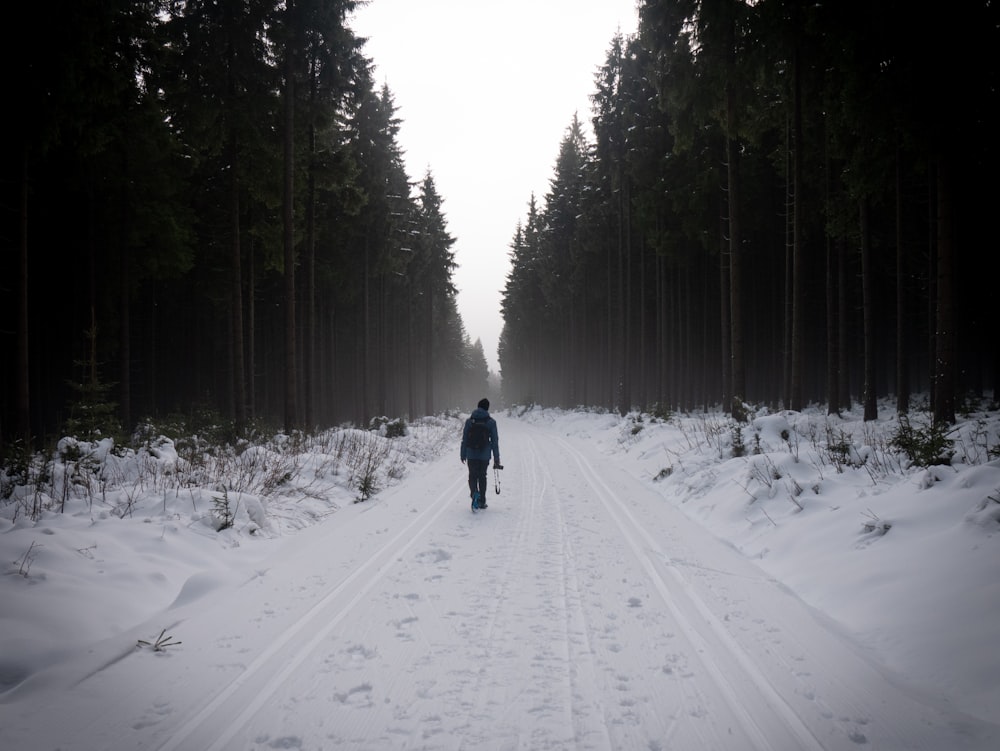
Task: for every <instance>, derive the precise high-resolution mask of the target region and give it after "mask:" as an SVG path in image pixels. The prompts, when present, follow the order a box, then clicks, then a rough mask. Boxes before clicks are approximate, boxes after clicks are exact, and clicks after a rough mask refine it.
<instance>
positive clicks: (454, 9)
mask: <svg viewBox="0 0 1000 751" xmlns="http://www.w3.org/2000/svg"><path fill="white" fill-rule="evenodd" d="M351 25H352V28H353V29H354V31H355V33H356V34H358V35H359V36H362V37H367V38H368V43H367V45H366V47H365V49H366V53H367V56H368V57H369V58H371V59H372V60H373V61H374V63H375V65H376V81H377V84H378V85H379V86H381V84H382V83H385V84H388V86H389V89H390V90H391V91H392V93H393V96H394V98H395V102H396V107H397V115H398V117H399V118H400V119H401V120H402V127H401V129H400V134H399V144H400V146H401V147H402V149H403V150H404V152H405V156H406V165H407V172H408V174H409V175H410V178H411V179H414V180H420V179H422V178H423V176H424V174H425V172H426V171H427V170H428V169H429V170H430V171H431V174H432V175H433V176H434V180H435V183H436V184H437V189H438V193H439V194H440V195H441V197H442V199H443V201H444V213H445V219H446V220H447V222H448V229H449V231H450V233H451V235H452V237H454V238H456V242H455V246H454V250H455V256H456V261H457V262H458V264H459V268H458V270H457V271H456V273H455V277H454V281H455V284H456V286H457V287H458V290H459V293H458V308H459V312H460V313H461V315H462V320H463V321H464V322H465V329H466V332H467V333H468V334H469V337H470V339H471V340H472V341H475V340H476V339H481V340H482V343H483V349H484V350H485V352H486V360H487V362H488V363H489V365H490V369H491V370H494V371H496V370H498V368H499V366H498V362H497V352H496V350H497V344H498V342H499V338H500V330H501V328H502V326H503V321H502V319H501V316H500V293H501V291H502V289H503V286H504V283H505V281H506V276H507V272H508V270H509V267H510V258H509V254H510V241H511V239H512V238H513V236H514V232H515V230H516V228H517V223H518V221H520V220H523V219H524V218H525V216H526V215H527V206H528V201H529V199H530V198H531V195H532V193H534V194H535V195H536V196H537V198H538V200H539V203H541V201H542V199H543V198H544V196H545V193H546V192H547V191H548V188H549V180H550V178H551V177H552V169H553V165H554V164H555V159H556V156H557V154H558V151H559V143H560V141H561V140H562V138H563V135H564V134H565V132H566V129H567V128H568V127H569V125H570V122H571V121H572V120H573V114H574V112H575V113H578V114H579V117H580V120H581V121H582V122H584V124H585V125H586V126H587V128H588V129H589V123H590V117H591V110H590V99H589V97H590V95H591V94H592V93H593V92H594V88H595V87H594V73H595V71H596V70H597V68H598V67H599V66H600V65H601V64H602V63H603V62H604V60H605V57H606V55H607V51H608V48H609V47H610V45H611V39H612V37H613V36H614V34H615V33H616V31H621V32H622V33H623V34H626V35H628V34H632V33H633V32H634V31H635V28H636V11H635V0H508V2H506V3H497V2H487V1H486V0H372V2H371V3H370V4H369V5H368V6H366V7H362V8H359V9H358V11H357V12H356V13H355V15H354V19H353V21H352V24H351Z"/></svg>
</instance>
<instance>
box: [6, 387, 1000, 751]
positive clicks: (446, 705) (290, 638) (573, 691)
mask: <svg viewBox="0 0 1000 751" xmlns="http://www.w3.org/2000/svg"><path fill="white" fill-rule="evenodd" d="M882 414H883V415H891V411H890V409H889V408H888V406H883V408H882ZM494 416H495V417H497V418H498V423H499V430H500V442H501V456H502V457H503V462H504V465H505V469H504V471H503V472H502V473H501V475H502V477H501V479H502V487H501V491H502V492H501V493H500V494H496V493H493V492H492V491H491V493H490V499H489V508H488V509H487V510H486V511H485V512H480V513H477V514H472V513H470V509H469V501H468V488H467V486H466V482H465V475H464V473H465V469H464V467H463V466H462V465H461V464H460V463H459V461H458V439H459V436H460V433H461V421H460V420H459V419H456V418H446V417H441V418H436V419H427V420H422V421H419V422H417V423H416V424H414V425H411V426H410V429H409V432H408V435H406V436H404V437H400V438H393V439H389V438H386V437H385V436H384V434H383V435H377V434H374V433H371V432H368V431H359V430H353V429H348V428H344V429H338V430H331V431H329V432H327V433H324V434H322V435H320V436H316V437H312V438H309V439H306V440H301V441H299V442H296V441H293V440H291V439H290V438H288V437H279V438H278V439H275V440H272V441H267V442H265V443H262V444H261V445H257V446H253V447H245V450H244V451H243V452H242V453H241V454H233V455H225V456H222V455H215V456H202V455H199V454H198V453H197V452H193V451H191V450H190V447H189V446H185V445H175V444H174V443H173V442H172V441H169V440H166V439H156V440H153V441H150V443H149V447H148V449H147V450H145V451H141V452H139V454H128V455H126V456H118V455H117V454H116V452H115V451H113V450H112V446H111V445H110V442H102V443H99V444H96V445H87V444H79V443H75V442H72V441H66V442H64V444H63V445H62V446H61V447H60V451H61V455H62V456H64V457H65V460H64V461H62V462H59V463H56V465H55V472H54V473H53V475H52V477H51V478H49V482H48V483H47V484H45V485H44V486H37V487H36V486H20V487H18V488H16V489H15V493H14V495H13V497H12V498H10V499H8V500H7V501H6V502H5V503H6V505H4V506H2V507H0V562H2V564H3V570H2V572H3V574H4V575H3V576H2V577H0V602H2V603H3V604H2V607H0V747H3V748H5V749H6V748H10V749H14V748H32V749H61V750H62V751H69V750H70V749H95V750H96V749H130V750H131V749H161V750H164V749H198V750H199V751H204V750H205V749H262V750H263V749H276V748H277V749H332V748H337V749H340V748H356V749H403V748H406V749H439V748H440V749H474V748H475V749H478V748H490V749H494V748H495V749H517V748H522V749H543V748H552V749H563V748H574V749H650V750H652V751H657V750H665V749H681V750H685V749H703V748H704V749H707V748H711V749H758V750H759V751H764V750H765V749H770V750H774V749H778V750H782V751H783V750H784V749H854V748H858V747H862V748H866V747H867V748H874V749H928V750H931V749H934V750H936V749H971V750H975V751H979V750H980V749H983V750H985V749H994V748H998V747H1000V649H997V647H996V639H997V634H998V633H1000V575H998V574H1000V547H998V546H1000V534H998V532H1000V460H998V459H997V458H996V447H997V446H998V444H1000V435H998V427H1000V418H998V416H997V415H995V414H993V413H988V412H978V413H974V414H971V415H968V416H964V417H963V418H962V419H961V422H960V424H959V426H958V429H957V430H956V432H955V433H954V434H953V436H954V437H955V439H956V441H955V448H956V454H955V457H954V460H953V462H952V464H951V465H950V466H938V467H932V468H920V467H915V466H909V462H908V460H907V459H906V458H905V456H903V455H901V454H899V453H898V452H897V451H896V450H895V449H893V448H892V446H891V444H890V438H891V436H892V435H893V433H894V431H895V430H896V429H897V428H898V423H897V421H896V418H895V417H894V416H883V417H882V418H881V419H880V420H878V421H874V422H870V423H864V422H863V421H862V420H861V416H860V414H858V413H854V412H845V413H844V414H843V415H842V416H841V417H827V416H826V415H825V414H823V412H822V411H820V410H806V411H804V412H802V413H794V412H778V413H768V412H767V411H766V410H761V411H760V412H759V413H758V414H757V415H755V416H754V418H753V419H752V420H751V423H750V424H749V425H745V426H744V427H743V428H742V430H741V431H740V433H739V434H737V433H736V431H734V429H733V425H732V423H731V421H729V420H728V418H726V417H725V416H724V415H722V414H719V413H708V414H692V415H678V416H672V417H671V418H669V419H667V420H657V419H654V418H652V417H650V416H649V415H629V416H627V417H625V418H622V417H619V416H617V415H612V414H600V413H596V412H587V411H583V410H579V411H560V410H551V409H545V410H543V409H535V410H528V411H524V410H518V411H516V412H514V411H511V412H507V413H503V412H500V413H495V414H494ZM913 422H914V424H915V425H917V424H919V418H918V417H916V416H915V417H914V418H913ZM734 441H738V442H741V443H742V445H743V446H744V447H745V452H743V455H742V456H734V453H737V454H738V453H740V452H734V451H733V445H734ZM991 450H992V451H991ZM196 457H200V458H196ZM373 463H374V464H377V465H378V471H377V472H372V471H371V467H372V465H373ZM366 473H367V475H366ZM366 476H367V478H368V479H369V480H370V481H372V482H373V483H374V486H375V489H377V490H378V492H377V493H376V494H374V495H372V496H371V497H370V498H369V499H368V500H367V501H365V502H363V503H355V502H354V501H355V500H356V499H357V498H358V497H359V494H360V491H359V488H360V487H361V486H362V485H363V480H364V479H365V477H366ZM491 477H492V473H491ZM491 484H492V480H491ZM41 488H44V489H45V490H46V493H47V494H44V495H43V494H42V493H41ZM226 502H228V508H229V511H230V518H231V521H232V525H231V526H226V524H224V523H223V520H224V519H225V517H226V514H225V513H224V511H225V506H226ZM36 504H39V505H41V506H43V507H45V509H46V510H44V511H42V512H41V513H40V515H39V516H38V518H37V520H34V521H32V520H31V519H30V518H29V514H28V513H27V511H28V510H29V509H31V508H32V507H34V506H35V505H36Z"/></svg>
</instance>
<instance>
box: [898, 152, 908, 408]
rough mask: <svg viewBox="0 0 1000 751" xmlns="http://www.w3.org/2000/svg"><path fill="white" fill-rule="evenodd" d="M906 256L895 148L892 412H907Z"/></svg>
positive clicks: (899, 170) (901, 188)
mask: <svg viewBox="0 0 1000 751" xmlns="http://www.w3.org/2000/svg"><path fill="white" fill-rule="evenodd" d="M906 286H907V285H906V253H905V251H904V250H903V176H902V161H901V159H900V150H899V149H898V148H897V149H896V413H897V414H900V415H905V414H907V413H908V412H909V411H910V363H909V357H908V352H909V350H908V347H907V344H908V343H909V338H910V337H909V331H910V322H909V318H908V317H907V305H906Z"/></svg>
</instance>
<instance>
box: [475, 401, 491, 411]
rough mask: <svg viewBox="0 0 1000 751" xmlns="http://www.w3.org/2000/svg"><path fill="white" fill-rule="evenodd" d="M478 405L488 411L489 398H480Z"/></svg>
mask: <svg viewBox="0 0 1000 751" xmlns="http://www.w3.org/2000/svg"><path fill="white" fill-rule="evenodd" d="M478 406H479V407H481V408H483V409H485V410H487V411H488V410H489V408H490V400H489V399H480V400H479V404H478Z"/></svg>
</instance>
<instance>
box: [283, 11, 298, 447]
mask: <svg viewBox="0 0 1000 751" xmlns="http://www.w3.org/2000/svg"><path fill="white" fill-rule="evenodd" d="M285 17H286V23H287V29H288V47H287V48H286V50H285V102H284V105H285V112H284V121H285V122H284V162H285V164H284V169H285V171H284V200H283V205H282V219H283V223H284V251H285V255H284V260H285V290H284V291H285V430H286V431H289V432H290V431H293V430H295V429H296V428H298V427H299V414H298V381H299V379H298V364H297V360H298V358H297V353H296V347H295V336H296V325H295V211H294V198H295V196H294V194H293V191H294V188H295V163H294V159H295V99H294V96H295V61H294V56H295V52H294V51H295V44H296V43H295V37H296V34H295V3H294V2H293V1H292V0H288V3H287V5H286V9H285Z"/></svg>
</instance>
